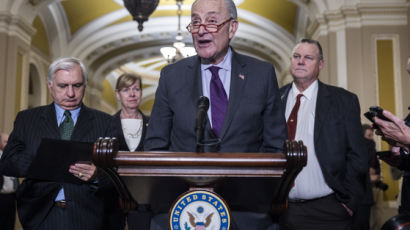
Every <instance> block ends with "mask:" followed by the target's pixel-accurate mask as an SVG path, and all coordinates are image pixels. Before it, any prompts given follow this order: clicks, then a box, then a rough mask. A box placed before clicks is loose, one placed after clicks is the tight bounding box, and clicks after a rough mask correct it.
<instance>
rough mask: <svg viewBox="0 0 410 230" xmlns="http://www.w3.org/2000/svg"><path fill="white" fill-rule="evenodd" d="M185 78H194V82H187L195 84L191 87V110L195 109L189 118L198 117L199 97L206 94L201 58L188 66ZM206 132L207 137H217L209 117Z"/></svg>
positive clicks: (197, 58)
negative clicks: (204, 91)
mask: <svg viewBox="0 0 410 230" xmlns="http://www.w3.org/2000/svg"><path fill="white" fill-rule="evenodd" d="M185 77H186V78H187V79H188V78H192V77H193V78H194V79H193V80H192V81H190V80H187V82H192V84H193V85H192V87H191V89H192V92H191V94H192V97H191V98H192V100H191V103H192V106H191V108H193V109H192V110H191V111H192V114H189V116H191V117H196V113H197V106H198V105H197V104H198V99H199V97H201V96H203V95H204V93H203V91H202V72H201V59H200V57H199V56H196V58H195V59H194V61H193V62H191V64H189V65H188V71H186V76H185ZM194 125H195V124H194ZM192 130H194V129H192ZM205 130H206V132H207V133H208V135H205V136H209V137H214V136H215V134H214V132H213V131H212V128H211V123H210V121H209V117H208V116H207V119H206V125H205Z"/></svg>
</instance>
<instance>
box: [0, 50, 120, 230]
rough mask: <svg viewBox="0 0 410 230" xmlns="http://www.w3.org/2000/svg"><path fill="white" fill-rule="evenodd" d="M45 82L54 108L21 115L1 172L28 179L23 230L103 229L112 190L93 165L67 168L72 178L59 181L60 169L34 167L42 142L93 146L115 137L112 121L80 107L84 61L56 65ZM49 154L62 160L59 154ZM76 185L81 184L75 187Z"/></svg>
mask: <svg viewBox="0 0 410 230" xmlns="http://www.w3.org/2000/svg"><path fill="white" fill-rule="evenodd" d="M47 80H48V88H49V90H50V94H51V96H52V97H53V100H54V102H53V103H51V104H49V105H46V106H41V107H37V108H33V109H28V110H25V111H21V112H19V113H18V114H17V117H16V120H15V122H14V129H13V131H12V133H11V135H10V138H9V141H8V144H7V146H6V148H5V150H4V153H3V156H2V158H1V160H0V172H1V174H4V175H8V176H15V177H26V179H25V180H24V181H23V183H22V184H21V186H20V187H19V188H18V190H17V205H18V214H19V219H20V221H21V224H22V226H23V228H24V229H60V230H61V229H103V220H104V218H103V214H104V197H103V196H104V194H106V189H109V188H110V187H111V184H110V182H109V181H108V178H107V177H105V176H104V174H103V173H99V172H98V170H97V168H96V166H95V165H93V164H91V163H86V162H83V163H73V164H72V165H70V166H68V165H67V166H65V167H67V169H66V171H65V172H66V173H67V174H71V175H72V180H64V179H59V180H55V179H54V178H56V175H53V173H54V174H56V173H55V168H56V167H50V168H49V169H47V168H44V167H35V165H34V166H33V165H32V162H33V161H38V160H37V159H36V155H37V154H38V147H39V146H40V143H41V142H42V140H43V139H57V140H71V141H81V142H91V143H93V142H94V141H95V140H97V138H98V137H101V136H114V135H115V132H114V130H113V129H110V127H109V125H110V124H111V116H110V115H108V114H105V113H102V112H100V111H97V110H94V109H90V108H88V107H86V106H85V105H84V104H83V103H82V99H83V96H84V91H85V88H86V84H87V73H86V69H85V67H84V65H83V64H82V63H81V61H80V60H78V59H75V58H61V59H58V60H56V61H54V62H53V63H52V64H51V65H50V67H49V71H48V79H47ZM66 144H67V143H66ZM68 145H71V143H68ZM62 151H63V150H62ZM45 152H47V148H46V151H45ZM42 153H44V151H42ZM48 154H49V155H50V156H53V155H54V154H55V155H61V153H59V152H58V151H57V152H53V153H51V154H50V153H48ZM76 155H77V154H76ZM85 155H87V153H85ZM89 159H91V157H90V158H89ZM73 160H76V159H73ZM74 162H75V161H74ZM57 163H60V161H58V162H55V164H57ZM61 167H64V166H63V165H61ZM53 168H54V169H53ZM45 170H50V171H49V174H50V179H47V178H38V177H35V176H34V174H35V173H36V172H37V171H43V172H44V171H45ZM68 177H69V178H70V177H71V176H70V175H68ZM74 177H76V178H78V180H77V179H75V178H74ZM61 178H63V177H61ZM73 180H74V181H75V180H77V182H76V183H72V181H73Z"/></svg>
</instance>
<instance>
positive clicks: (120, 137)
mask: <svg viewBox="0 0 410 230" xmlns="http://www.w3.org/2000/svg"><path fill="white" fill-rule="evenodd" d="M139 112H140V113H141V115H142V134H141V141H140V143H139V144H138V147H137V148H136V149H135V151H143V150H144V140H145V135H146V133H147V127H148V121H149V117H147V116H145V114H143V113H142V112H141V111H139ZM120 114H121V110H120V111H118V112H117V113H116V114H114V122H115V126H116V129H117V132H118V134H117V135H116V136H117V139H118V147H119V150H120V151H130V150H129V149H128V146H127V143H126V142H125V138H124V133H123V132H122V125H121V117H120Z"/></svg>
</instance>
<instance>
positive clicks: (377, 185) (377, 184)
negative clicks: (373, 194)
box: [373, 180, 389, 191]
mask: <svg viewBox="0 0 410 230" xmlns="http://www.w3.org/2000/svg"><path fill="white" fill-rule="evenodd" d="M373 185H374V187H375V188H378V189H380V190H382V191H386V190H387V189H388V188H389V185H388V184H386V183H383V181H381V180H379V181H377V182H375V183H374V184H373Z"/></svg>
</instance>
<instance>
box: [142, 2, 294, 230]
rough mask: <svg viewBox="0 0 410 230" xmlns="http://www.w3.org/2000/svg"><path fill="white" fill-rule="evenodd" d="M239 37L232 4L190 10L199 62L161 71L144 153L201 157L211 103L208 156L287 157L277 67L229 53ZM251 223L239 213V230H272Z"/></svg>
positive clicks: (190, 28) (184, 62) (187, 60)
mask: <svg viewBox="0 0 410 230" xmlns="http://www.w3.org/2000/svg"><path fill="white" fill-rule="evenodd" d="M237 29H238V19H237V12H236V6H235V4H234V2H233V1H232V0H197V1H195V2H194V3H193V4H192V8H191V23H190V24H189V25H188V26H187V30H188V31H189V32H190V33H191V34H192V39H193V43H194V47H195V50H196V52H197V54H198V55H196V56H193V57H189V58H185V59H182V60H181V61H179V62H177V63H175V64H171V65H168V66H166V67H164V68H163V69H162V71H161V76H160V80H159V85H158V89H157V92H156V96H155V103H154V107H153V110H152V113H151V122H150V125H149V128H148V131H147V136H146V139H145V141H146V142H145V145H144V148H145V150H169V151H184V152H195V150H196V145H197V141H196V140H197V138H196V134H195V131H194V130H195V117H196V113H197V102H198V99H199V98H200V97H201V96H206V97H208V98H209V101H210V106H209V110H208V111H207V118H208V119H207V121H206V125H205V128H204V134H203V135H204V138H203V141H202V142H205V143H207V142H210V141H211V140H217V141H216V142H217V144H216V145H214V146H213V148H209V149H208V150H205V151H211V152H282V151H283V149H282V148H283V145H284V142H285V139H286V138H287V134H286V121H285V118H284V115H283V114H284V113H283V110H282V106H281V101H280V96H279V91H278V84H277V79H276V75H275V70H274V67H273V66H272V65H271V64H269V63H266V62H262V61H259V60H256V59H254V58H251V57H248V56H244V55H241V54H238V53H237V52H235V51H234V50H233V49H232V48H231V47H230V46H229V42H230V41H231V39H232V38H233V36H234V35H235V32H236V30H237ZM248 217H249V215H245V217H244V216H237V215H236V214H235V210H233V222H235V224H236V226H238V227H239V229H248V230H249V229H266V227H261V226H260V225H261V224H262V223H266V221H265V220H262V221H261V220H257V219H255V218H256V217H255V218H254V219H253V220H250V219H248ZM258 217H260V216H258ZM249 218H251V217H249ZM265 218H267V216H265ZM248 223H249V224H248ZM254 223H257V224H256V225H258V224H259V226H254ZM244 224H245V225H244Z"/></svg>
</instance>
